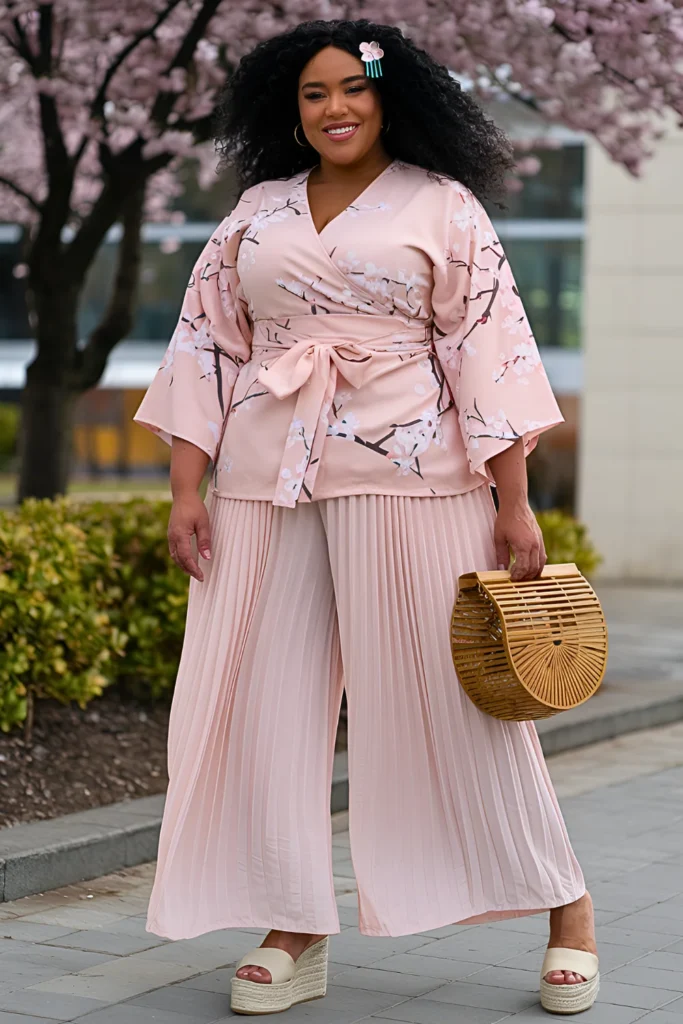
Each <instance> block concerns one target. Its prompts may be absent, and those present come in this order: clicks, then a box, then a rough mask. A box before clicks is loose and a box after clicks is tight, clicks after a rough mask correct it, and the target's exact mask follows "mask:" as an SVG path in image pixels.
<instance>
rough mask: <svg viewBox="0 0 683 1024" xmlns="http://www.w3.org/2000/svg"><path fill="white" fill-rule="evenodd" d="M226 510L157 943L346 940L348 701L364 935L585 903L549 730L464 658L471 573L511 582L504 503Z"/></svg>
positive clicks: (223, 503) (197, 620) (182, 729)
mask: <svg viewBox="0 0 683 1024" xmlns="http://www.w3.org/2000/svg"><path fill="white" fill-rule="evenodd" d="M209 507H210V515H211V520H212V560H211V562H203V563H202V568H203V570H204V574H205V580H204V582H203V583H198V582H197V581H195V580H193V581H191V585H190V602H189V609H188V617H187V631H186V637H185V644H184V648H183V653H182V658H181V663H180V669H179V673H178V679H177V683H176V689H175V693H174V698H173V705H172V710H171V718H170V725H169V737H168V754H169V777H170V782H169V787H168V794H167V799H166V805H165V810H164V817H163V823H162V828H161V836H160V842H159V856H158V862H157V868H156V876H155V880H154V886H153V891H152V895H151V899H150V905H149V915H148V921H147V930H148V931H151V932H154V933H156V934H158V935H163V936H166V937H168V938H171V939H180V938H190V937H192V936H195V935H199V934H202V933H204V932H208V931H212V930H214V929H219V928H230V927H236V928H238V927H252V928H278V929H284V930H287V931H301V932H308V933H311V934H313V933H315V934H321V935H322V934H331V933H334V932H338V931H339V918H338V915H337V908H336V903H335V895H334V886H333V878H332V857H331V828H330V810H329V808H330V787H331V781H332V762H333V751H334V742H335V734H336V728H337V719H338V714H339V706H340V701H341V695H342V687H343V686H344V685H345V686H346V691H347V701H348V714H349V722H348V725H349V787H350V807H349V827H350V839H351V854H352V859H353V865H354V869H355V873H356V877H357V880H358V891H359V906H360V930H361V931H362V932H363V933H364V934H366V935H405V934H411V933H415V932H420V931H426V930H429V929H432V928H437V927H440V926H442V925H447V924H451V923H456V922H479V921H491V920H497V919H500V918H505V917H519V916H523V915H526V914H534V913H540V912H542V911H543V910H546V909H548V908H550V907H555V906H560V905H563V904H565V903H570V902H572V901H573V900H576V899H578V898H579V896H581V895H582V893H583V892H584V891H585V885H584V879H583V875H582V873H581V868H580V867H579V864H578V862H577V860H576V858H575V856H574V853H573V851H572V848H571V845H570V842H569V839H568V836H567V832H566V828H565V825H564V822H563V819H562V814H561V811H560V808H559V805H558V802H557V798H556V796H555V792H554V790H553V786H552V783H551V781H550V778H549V775H548V771H547V768H546V765H545V761H544V758H543V754H542V751H541V747H540V744H539V741H538V736H537V733H536V729H535V726H534V725H533V723H530V722H502V721H498V720H496V719H494V718H491V717H489V716H488V715H485V714H483V713H482V712H480V711H479V710H478V709H477V708H476V707H475V706H474V705H473V704H472V703H471V702H470V700H469V698H468V697H467V696H466V695H465V693H464V691H463V690H462V688H461V686H460V684H459V682H458V679H457V676H456V674H455V671H454V669H453V663H452V660H451V654H450V645H449V624H450V616H451V611H452V606H453V601H454V599H455V596H456V590H457V579H458V576H459V575H460V573H462V572H467V571H470V570H473V569H488V568H491V567H494V566H495V555H494V547H493V523H494V517H495V511H494V508H493V502H492V498H491V494H490V491H489V488H488V487H486V486H482V487H479V488H477V489H476V490H474V491H472V492H470V493H468V494H464V495H458V496H455V497H446V498H402V497H395V496H382V495H360V496H353V497H344V498H334V499H328V500H325V501H320V502H314V503H312V504H303V505H299V506H298V507H297V508H296V509H286V508H281V507H276V506H273V505H272V504H271V503H270V502H261V501H243V500H236V499H231V498H217V497H213V498H211V499H210V501H209Z"/></svg>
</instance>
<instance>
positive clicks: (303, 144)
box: [294, 121, 308, 148]
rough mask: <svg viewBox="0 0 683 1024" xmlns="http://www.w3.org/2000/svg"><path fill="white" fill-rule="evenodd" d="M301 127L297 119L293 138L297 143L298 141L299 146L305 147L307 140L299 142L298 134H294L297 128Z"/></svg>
mask: <svg viewBox="0 0 683 1024" xmlns="http://www.w3.org/2000/svg"><path fill="white" fill-rule="evenodd" d="M302 127H303V125H302V124H301V121H299V123H298V125H297V126H296V128H295V129H294V138H295V139H296V141H297V143H298V144H299V145H300V146H303V147H304V148H305V147H306V146H307V145H308V142H299V136H298V135H297V134H296V133H297V130H298V129H299V128H302Z"/></svg>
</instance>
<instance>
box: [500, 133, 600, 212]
mask: <svg viewBox="0 0 683 1024" xmlns="http://www.w3.org/2000/svg"><path fill="white" fill-rule="evenodd" d="M536 155H537V156H538V159H539V160H540V161H541V169H540V171H539V172H538V174H532V175H530V176H529V177H525V178H523V179H522V181H523V182H524V187H523V188H522V190H521V191H520V192H513V193H511V194H510V195H509V196H508V197H507V199H506V200H505V205H506V207H507V209H506V210H498V209H497V208H496V207H492V208H490V209H489V213H491V215H492V216H494V217H495V218H496V219H497V220H501V219H503V218H505V219H508V220H518V219H520V218H524V219H527V220H548V219H553V220H579V219H581V217H583V184H584V146H583V145H582V144H579V145H573V146H563V147H562V148H561V149H545V150H540V151H539V152H538V153H537V154H536Z"/></svg>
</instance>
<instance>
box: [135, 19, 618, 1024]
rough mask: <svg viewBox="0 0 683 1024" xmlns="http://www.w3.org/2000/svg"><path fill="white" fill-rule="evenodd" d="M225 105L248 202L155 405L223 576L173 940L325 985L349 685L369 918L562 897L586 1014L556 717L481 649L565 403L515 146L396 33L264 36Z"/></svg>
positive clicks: (540, 903)
mask: <svg viewBox="0 0 683 1024" xmlns="http://www.w3.org/2000/svg"><path fill="white" fill-rule="evenodd" d="M223 111H224V113H223V116H222V123H221V128H220V131H219V144H220V146H221V149H222V152H223V154H224V157H225V159H226V160H229V161H232V162H234V164H235V166H236V167H237V170H238V173H239V176H240V180H241V184H242V186H243V187H244V191H243V193H242V195H241V198H240V200H239V202H238V204H237V206H236V208H235V210H234V211H233V213H232V214H230V215H229V216H228V217H226V219H225V220H224V221H222V223H221V224H220V225H219V226H218V228H217V229H216V231H215V233H214V235H213V237H212V238H211V240H210V241H209V242H208V243H207V245H206V247H205V248H204V250H203V252H202V253H201V255H200V256H199V258H198V260H197V262H196V265H195V267H194V271H193V274H192V277H191V280H190V284H189V288H188V291H187V293H186V296H185V300H184V303H183V308H182V312H181V315H180V320H179V323H178V327H177V329H176V332H175V334H174V336H173V339H172V341H171V343H170V345H169V348H168V351H167V354H166V357H165V359H164V362H163V365H162V367H161V369H160V370H159V372H158V374H157V376H156V378H155V380H154V382H153V383H152V385H151V387H150V389H149V391H148V393H147V395H146V397H145V399H144V401H143V403H142V405H141V407H140V409H139V411H138V413H137V416H136V419H137V420H138V422H140V423H142V424H144V425H145V426H147V427H149V428H150V429H152V430H154V431H156V432H157V433H158V434H160V435H161V436H162V437H164V438H165V439H166V440H168V441H171V439H172V445H173V450H172V462H171V483H172V490H173V496H174V502H173V510H172V513H171V519H170V524H169V539H170V549H171V554H172V556H173V558H174V559H175V561H176V562H177V563H178V564H179V565H181V566H182V567H183V568H184V569H185V570H186V571H187V572H188V573H189V574H190V575H191V576H192V577H193V579H192V580H191V583H190V603H189V610H188V618H187V632H186V639H185V645H184V649H183V654H182V659H181V664H180V669H179V675H178V680H177V685H176V690H175V695H174V700H173V708H172V714H171V720H170V727H169V777H170V782H169V790H168V797H167V802H166V808H165V814H164V820H163V826H162V830H161V838H160V845H159V860H158V865H157V871H156V878H155V883H154V889H153V892H152V896H151V901H150V908H149V918H148V924H147V927H148V930H149V931H152V932H155V933H156V934H159V935H164V936H167V937H169V938H173V939H176V938H189V937H192V936H195V935H198V934H201V933H203V932H207V931H210V930H213V929H218V928H226V927H242V928H244V927H250V928H267V929H271V930H270V932H269V933H268V935H267V937H266V939H265V941H264V942H263V944H262V946H261V947H260V948H259V949H257V950H251V951H250V952H249V953H247V954H246V955H245V957H244V958H243V960H242V962H241V963H240V964H239V965H238V970H237V973H236V977H235V978H234V979H233V987H232V1006H233V1009H234V1010H236V1011H237V1012H243V1013H266V1012H274V1011H277V1010H282V1009H286V1008H287V1007H288V1006H290V1005H292V1003H294V1002H300V1001H303V1000H305V999H309V998H315V997H316V996H320V995H323V994H324V992H325V984H326V957H327V936H328V935H329V934H331V933H335V932H338V931H339V919H338V916H337V908H336V903H335V896H334V886H333V879H332V867H331V836H330V822H329V799H330V785H331V773H332V760H333V750H334V738H335V731H336V725H337V717H338V712H339V705H340V700H341V694H342V687H343V685H345V686H346V692H347V700H348V716H349V785H350V832H351V844H352V855H353V862H354V867H355V872H356V876H357V880H358V891H359V907H360V930H361V931H362V932H363V933H364V934H366V935H404V934H409V933H415V932H422V931H426V930H429V929H433V928H438V927H439V926H442V925H446V924H450V923H455V922H480V921H493V920H500V919H502V918H507V917H519V916H523V915H526V914H537V913H541V912H542V911H544V910H548V909H549V910H550V941H549V948H550V949H551V950H552V952H551V953H549V954H548V955H547V956H546V960H545V961H544V965H543V979H542V981H541V989H542V1001H543V1005H544V1006H546V1008H547V1009H551V1010H557V1011H559V1012H573V1011H575V1010H580V1009H585V1008H586V1007H587V1006H589V1005H591V1003H592V1002H593V1000H594V999H595V993H596V991H597V985H598V973H597V956H596V955H595V953H596V950H595V942H594V933H593V918H592V904H591V900H590V896H589V894H588V893H587V892H586V890H585V883H584V879H583V875H582V872H581V869H580V867H579V864H578V863H577V861H576V858H575V856H574V854H573V851H572V849H571V846H570V843H569V840H568V837H567V833H566V829H565V826H564V823H563V820H562V816H561V812H560V809H559V806H558V803H557V799H556V797H555V793H554V791H553V788H552V784H551V782H550V779H549V776H548V772H547V769H546V766H545V762H544V760H543V755H542V752H541V749H540V745H539V742H538V738H537V734H536V731H535V728H534V725H533V723H530V722H521V723H520V722H502V721H498V720H496V719H494V718H491V717H489V716H487V715H485V714H483V713H481V712H480V711H479V710H478V709H477V708H476V707H475V706H474V705H473V704H472V703H471V702H470V701H469V700H468V698H467V697H466V695H465V694H464V691H463V690H462V688H461V687H460V686H459V683H458V680H457V677H456V675H455V673H454V670H453V665H452V661H451V657H450V648H449V629H448V627H449V620H450V614H451V610H452V605H453V601H454V599H455V596H456V589H457V579H458V576H459V574H460V573H462V572H466V571H470V570H474V569H482V570H483V569H490V568H495V567H496V565H498V566H502V567H506V566H507V565H508V563H509V561H510V556H511V553H512V556H513V561H514V565H513V569H512V573H513V576H514V577H515V579H519V580H523V579H532V578H535V577H536V576H537V575H538V573H539V571H540V570H541V569H542V567H543V565H544V563H545V553H544V550H543V542H542V538H541V535H540V531H539V529H538V527H537V525H536V521H535V519H534V516H533V514H532V512H531V510H530V508H529V505H528V502H527V497H526V494H527V488H526V473H525V462H524V455H525V453H527V452H529V451H530V450H531V449H532V448H533V446H534V444H535V442H536V438H537V437H538V435H539V434H540V433H541V432H542V431H543V430H546V429H547V428H549V427H551V426H553V425H554V424H556V423H558V422H560V421H561V418H562V417H561V415H560V412H559V410H558V408H557V405H556V402H555V400H554V397H553V395H552V392H551V390H550V387H549V384H548V381H547V378H546V376H545V373H544V371H543V368H542V366H541V364H540V360H539V357H538V351H537V348H536V345H535V342H534V339H533V337H532V335H531V331H530V328H529V325H528V323H527V320H526V317H525V315H524V311H523V309H522V306H521V303H520V299H519V295H518V293H517V290H516V288H515V285H514V281H513V278H512V275H511V273H510V269H509V267H508V264H507V262H506V260H505V256H504V253H503V250H502V248H501V245H500V242H499V241H498V239H497V237H496V234H495V231H494V229H493V227H492V226H491V223H490V221H489V219H488V217H487V215H486V213H485V212H484V209H483V207H482V206H481V203H480V201H479V199H478V198H477V196H479V197H484V196H487V195H489V196H495V195H496V194H499V193H500V192H501V189H502V185H503V179H504V176H505V174H506V172H507V171H508V170H509V168H510V166H511V156H510V150H509V147H508V143H507V141H506V140H505V138H504V137H503V136H502V135H501V133H500V132H499V131H498V130H497V129H496V128H495V127H494V126H493V125H492V124H491V123H490V122H489V121H488V120H487V119H486V118H485V117H484V115H483V114H482V112H481V111H480V110H479V108H478V107H477V106H476V104H475V103H474V102H473V101H472V99H471V98H469V97H468V96H467V95H465V94H464V93H463V92H462V91H461V90H460V88H459V87H458V85H457V84H456V83H455V81H454V80H453V79H452V78H451V77H450V76H449V75H448V73H447V71H446V69H444V68H442V67H440V66H439V65H437V64H435V63H434V62H433V61H432V60H431V58H430V57H429V56H428V55H427V54H426V53H424V52H422V51H421V50H418V49H417V48H416V47H415V46H413V44H412V43H411V42H410V41H409V40H407V39H406V38H405V37H404V36H403V35H402V34H401V33H400V32H399V31H398V30H397V29H395V28H391V27H388V26H380V25H375V24H372V23H369V22H366V21H358V22H312V23H308V24H305V25H301V26H299V27H298V28H296V29H295V30H293V31H291V32H288V33H286V34H284V35H281V36H279V37H277V38H274V39H271V40H269V41H268V42H265V43H262V44H260V45H259V46H257V47H256V49H255V50H254V51H253V52H252V53H251V54H249V55H248V56H246V57H245V58H244V59H243V61H242V62H241V64H240V66H239V68H238V69H237V72H236V74H235V76H234V80H233V83H232V88H231V92H230V95H229V96H228V97H227V98H226V102H225V104H224V107H223ZM209 460H211V461H212V463H213V467H214V468H213V476H212V487H211V488H210V495H209V501H208V511H207V507H205V505H204V503H203V502H202V501H201V499H200V497H199V496H198V487H199V485H200V482H201V480H202V478H203V476H204V472H205V469H206V467H207V464H208V462H209ZM493 482H495V485H496V487H497V490H498V499H499V512H498V515H497V517H496V514H495V510H494V505H493V500H492V497H491V488H490V484H491V483H493ZM193 536H196V541H197V545H198V552H199V554H198V557H197V558H195V556H194V555H193V552H192V548H191V540H192V538H193ZM572 972H574V973H572Z"/></svg>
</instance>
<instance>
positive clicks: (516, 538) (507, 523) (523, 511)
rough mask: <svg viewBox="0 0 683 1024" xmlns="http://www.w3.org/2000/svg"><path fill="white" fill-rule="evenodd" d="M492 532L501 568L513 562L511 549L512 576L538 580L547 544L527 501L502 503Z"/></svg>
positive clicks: (517, 580) (514, 578)
mask: <svg viewBox="0 0 683 1024" xmlns="http://www.w3.org/2000/svg"><path fill="white" fill-rule="evenodd" d="M493 536H494V540H495V542H496V560H497V564H498V568H499V569H507V568H508V567H509V566H510V551H512V554H513V555H514V563H513V564H512V566H510V570H511V571H510V576H511V578H512V579H513V580H515V581H516V582H519V581H521V580H535V579H536V578H537V577H538V576H539V575H540V573H541V570H542V569H543V567H544V565H545V563H546V562H547V557H546V553H545V544H544V543H543V534H542V533H541V528H540V526H539V525H538V523H537V522H536V517H535V515H534V513H533V512H532V511H531V507H530V506H529V503H528V502H526V501H525V502H520V503H518V504H516V505H514V506H509V507H508V506H506V505H501V507H500V509H499V511H498V516H497V518H496V525H495V530H494V534H493Z"/></svg>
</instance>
